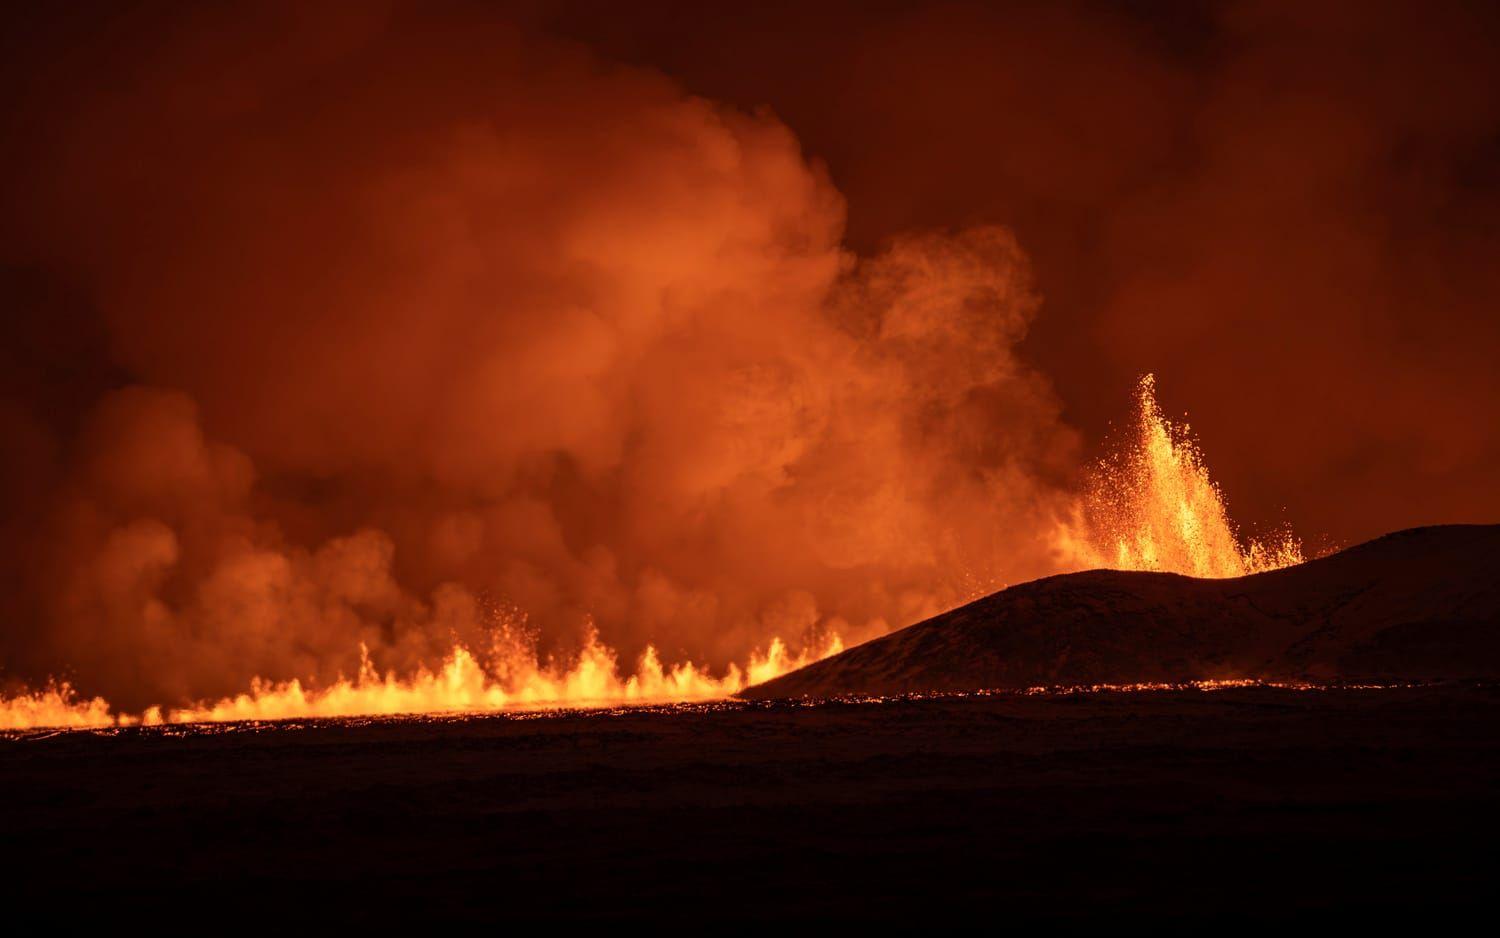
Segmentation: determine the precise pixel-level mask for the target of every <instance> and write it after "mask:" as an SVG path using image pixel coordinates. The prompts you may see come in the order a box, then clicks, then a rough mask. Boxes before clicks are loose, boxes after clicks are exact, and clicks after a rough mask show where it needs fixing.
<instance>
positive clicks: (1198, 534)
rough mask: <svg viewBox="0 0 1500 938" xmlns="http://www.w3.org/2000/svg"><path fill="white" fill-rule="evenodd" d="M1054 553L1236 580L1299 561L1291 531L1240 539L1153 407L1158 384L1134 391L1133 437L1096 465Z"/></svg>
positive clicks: (1183, 444)
mask: <svg viewBox="0 0 1500 938" xmlns="http://www.w3.org/2000/svg"><path fill="white" fill-rule="evenodd" d="M1058 540H1059V549H1060V551H1061V553H1062V554H1063V555H1064V556H1065V557H1068V558H1069V559H1070V560H1071V561H1072V562H1073V564H1074V565H1076V566H1077V567H1107V568H1111V569H1116V570H1159V571H1166V572H1171V573H1182V574H1185V575H1187V576H1196V577H1236V576H1245V575H1247V574H1251V573H1260V572H1263V571H1266V570H1277V569H1280V568H1282V567H1287V566H1291V565H1292V564H1297V563H1301V562H1302V561H1303V559H1304V558H1303V555H1302V544H1301V542H1300V541H1298V540H1297V538H1296V537H1295V536H1293V535H1292V534H1291V533H1290V532H1286V531H1283V532H1281V533H1279V534H1277V535H1275V536H1273V537H1271V538H1268V539H1264V540H1256V539H1251V538H1245V539H1242V538H1241V537H1240V536H1239V534H1238V533H1237V532H1236V530H1235V526H1234V524H1233V522H1231V521H1230V520H1229V512H1228V510H1227V509H1226V508H1225V504H1224V496H1223V493H1222V492H1220V491H1219V487H1218V486H1217V485H1216V484H1214V482H1213V480H1212V479H1210V478H1209V475H1208V468H1207V467H1206V466H1205V465H1204V462H1203V454H1202V452H1201V451H1200V450H1199V449H1198V446H1197V444H1196V443H1194V441H1193V439H1192V436H1191V434H1190V432H1189V428H1188V426H1187V425H1186V424H1180V425H1179V424H1174V423H1172V422H1171V421H1170V420H1168V419H1167V418H1166V417H1165V416H1164V415H1163V414H1162V412H1161V407H1160V406H1158V404H1157V403H1156V379H1155V377H1154V376H1152V375H1146V376H1145V377H1143V378H1141V380H1140V383H1139V384H1138V385H1137V386H1136V422H1135V426H1134V428H1133V438H1132V439H1131V440H1130V441H1129V442H1128V445H1127V446H1126V447H1125V448H1124V449H1123V450H1122V451H1120V452H1119V453H1117V454H1116V455H1115V456H1113V457H1112V458H1109V459H1105V460H1103V461H1101V462H1100V463H1099V465H1098V466H1096V467H1095V471H1094V473H1093V476H1092V478H1091V480H1090V483H1089V485H1088V488H1087V490H1086V492H1085V494H1084V495H1083V497H1082V498H1081V499H1080V504H1079V506H1078V510H1077V512H1076V517H1075V519H1074V521H1073V522H1072V523H1071V524H1069V525H1067V526H1065V527H1064V528H1063V529H1062V531H1061V532H1060V533H1059V537H1058Z"/></svg>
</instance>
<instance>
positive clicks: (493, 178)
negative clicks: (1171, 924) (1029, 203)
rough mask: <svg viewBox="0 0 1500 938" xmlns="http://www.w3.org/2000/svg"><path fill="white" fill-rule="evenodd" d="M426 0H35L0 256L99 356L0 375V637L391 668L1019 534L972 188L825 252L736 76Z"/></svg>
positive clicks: (836, 588)
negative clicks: (66, 6) (15, 452)
mask: <svg viewBox="0 0 1500 938" xmlns="http://www.w3.org/2000/svg"><path fill="white" fill-rule="evenodd" d="M455 9H456V11H457V12H453V11H450V12H447V13H443V14H433V13H430V12H419V11H415V10H411V9H396V10H395V11H391V12H384V11H383V12H379V13H368V12H364V11H363V10H360V9H355V10H354V11H353V12H352V13H350V14H349V15H347V16H330V15H326V14H325V13H323V12H319V13H318V14H316V15H309V14H308V13H306V12H305V11H302V10H299V9H297V8H295V7H286V8H255V9H254V10H252V11H250V12H248V13H241V12H224V11H220V10H211V11H206V12H204V11H200V12H196V13H194V14H192V16H191V17H190V18H189V19H187V20H186V21H184V20H181V19H178V18H177V17H175V16H166V15H162V16H161V17H159V18H156V19H152V18H150V17H146V16H145V15H144V14H142V16H143V17H144V19H145V22H144V23H141V22H135V21H133V20H132V21H130V22H126V23H113V24H111V25H114V26H129V27H131V31H129V32H126V33H124V34H123V36H124V38H123V39H121V38H120V35H121V34H118V33H115V32H112V31H110V30H106V29H103V28H101V27H97V26H94V27H90V28H83V27H79V26H77V24H70V23H63V24H61V25H58V24H54V28H56V29H58V30H60V31H62V32H63V33H65V34H67V35H66V37H65V38H66V39H67V43H66V44H67V45H68V47H69V48H70V49H73V50H74V51H75V52H78V50H81V49H84V48H89V45H88V44H89V43H94V46H93V47H92V49H93V51H94V52H96V53H97V55H98V56H99V57H100V59H101V60H102V61H103V62H105V63H107V67H106V66H105V65H101V66H99V70H98V71H96V72H84V73H80V74H72V73H68V74H61V75H58V76H57V77H58V78H59V79H65V81H63V83H62V84H61V85H60V86H52V85H48V87H47V88H46V89H45V94H46V100H49V101H52V102H54V103H56V104H58V109H57V110H55V111H51V112H46V113H41V112H37V113H31V114H29V116H28V120H31V121H32V122H33V125H32V126H31V127H30V129H31V131H32V133H31V134H30V137H29V141H28V142H29V144H30V146H31V147H32V149H31V150H29V151H27V152H23V153H21V154H19V156H18V157H16V155H15V154H13V155H12V156H13V157H16V158H14V159H13V161H12V162H13V164H14V165H13V167H12V169H13V172H12V174H11V176H10V178H11V180H12V182H14V183H16V184H15V186H14V189H15V192H16V194H17V196H18V198H19V203H18V204H19V205H20V206H21V210H20V211H18V213H17V214H16V215H15V216H14V217H12V218H11V219H10V221H9V223H8V224H7V230H6V249H7V257H8V260H9V261H10V263H11V265H12V267H13V269H15V270H18V271H27V272H29V273H28V276H32V277H39V278H41V279H43V280H44V281H46V282H48V283H61V284H67V285H69V286H70V287H73V288H74V289H77V290H79V291H80V292H81V293H82V294H83V295H85V296H86V297H87V298H88V299H87V303H86V306H87V309H88V311H87V312H86V313H83V314H81V319H82V320H84V321H87V322H88V323H90V324H91V326H96V327H97V328H98V330H100V331H101V332H102V335H103V337H104V340H103V342H102V343H101V344H102V346H103V348H102V349H99V350H96V351H95V354H96V355H97V358H98V359H99V360H100V361H101V362H107V363H108V367H109V371H108V372H107V373H108V374H109V375H111V376H112V377H113V379H114V380H109V381H106V382H104V386H102V387H99V388H96V389H94V390H95V391H96V392H97V393H96V394H91V395H88V396H86V399H85V400H84V401H81V402H74V403H73V409H72V410H71V411H69V412H67V413H63V412H62V410H61V409H59V408H54V407H50V406H48V405H47V404H46V402H45V401H43V400H41V399H40V397H39V396H38V395H35V394H34V395H32V396H31V397H30V398H28V397H27V396H26V395H25V394H17V395H16V396H15V397H14V398H13V399H12V400H11V401H10V402H9V404H8V407H9V410H8V414H9V415H10V421H11V422H12V423H14V424H15V425H16V426H17V427H24V428H25V431H24V432H23V431H22V430H17V432H16V433H14V434H13V436H14V437H15V438H16V439H17V440H20V441H21V442H22V444H23V445H28V446H30V447H31V450H32V451H33V452H32V455H31V456H30V457H28V458H29V459H30V461H31V463H32V464H34V466H35V469H34V470H33V471H30V472H27V473H19V472H18V473H17V482H16V485H15V487H14V488H13V489H12V490H11V492H10V493H9V494H10V496H11V498H12V499H13V500H14V502H15V503H16V504H17V505H21V504H23V503H24V504H25V505H27V506H28V511H27V513H26V514H27V517H26V518H24V519H23V520H22V521H21V522H18V523H16V524H14V525H12V527H11V528H10V529H9V530H8V531H7V539H6V550H7V556H8V557H11V558H13V559H14V560H15V562H16V564H17V568H18V569H24V570H25V577H24V580H25V582H24V584H18V585H17V588H16V590H15V591H14V594H13V595H12V596H10V597H7V602H8V603H9V604H10V606H11V607H12V610H13V612H14V616H13V621H14V622H16V623H17V624H16V626H15V627H14V628H13V629H12V630H11V631H10V632H9V633H8V634H7V635H6V638H5V647H4V656H5V663H6V665H7V666H8V670H9V676H21V677H25V678H29V679H32V680H35V679H37V678H38V677H39V676H42V675H46V674H61V675H66V676H69V677H71V678H72V679H74V680H75V682H76V683H77V684H78V685H80V686H81V687H83V688H84V689H85V690H86V691H87V692H89V693H103V694H105V695H106V696H108V697H110V698H111V700H113V701H115V702H117V703H118V704H119V705H121V706H125V707H131V706H139V705H142V704H145V703H152V702H161V701H163V700H165V701H174V700H182V699H185V698H192V697H200V698H201V697H204V696H208V695H218V694H225V693H231V692H234V691H237V690H240V689H242V688H243V687H244V686H245V685H246V683H247V682H248V681H249V679H250V678H251V677H252V676H256V675H259V676H263V677H267V678H273V679H280V678H289V677H302V678H308V677H311V678H314V679H319V680H327V679H330V678H332V677H333V676H334V675H335V674H336V673H338V672H342V673H344V674H350V673H352V672H353V671H354V669H355V666H356V665H357V662H358V655H359V648H360V646H361V645H364V646H365V647H367V648H368V649H369V650H370V653H371V655H372V657H373V658H374V659H375V661H376V662H377V664H379V665H380V666H382V667H395V668H398V669H400V668H410V667H413V666H415V665H416V664H417V663H418V662H422V661H432V660H434V659H435V658H436V657H437V656H438V655H440V654H441V652H442V651H443V650H444V649H445V648H446V647H447V646H448V645H449V644H451V642H453V641H454V640H460V641H465V642H469V643H472V644H475V645H482V643H483V641H484V631H485V629H486V628H487V627H488V626H491V625H493V624H494V617H493V616H492V615H491V614H490V613H489V610H491V609H493V608H494V607H495V606H497V605H501V606H505V607H509V608H516V609H521V610H524V611H525V612H526V614H527V615H528V616H529V625H530V627H531V628H533V629H534V630H536V631H537V632H538V633H539V635H540V639H541V642H542V647H543V650H544V651H546V650H550V649H558V648H560V649H566V647H567V646H568V644H569V643H570V642H574V641H576V640H577V638H578V637H579V635H580V630H581V628H582V627H583V625H584V623H585V621H586V620H587V619H588V618H590V617H591V618H592V621H593V622H594V624H595V625H596V626H597V628H598V629H599V631H600V633H601V635H602V637H603V638H604V640H605V641H607V642H609V643H611V644H613V645H616V646H618V647H620V648H621V649H622V651H624V652H625V653H626V654H633V653H634V652H636V651H639V650H640V648H641V647H642V646H643V645H644V644H645V643H647V642H652V643H655V644H656V645H657V646H658V647H659V648H661V649H662V652H663V654H664V655H666V656H667V657H668V658H678V657H682V656H691V657H693V658H694V659H696V660H699V661H704V660H706V661H708V662H711V663H713V664H716V665H722V664H724V663H726V662H727V661H729V660H731V659H734V658H740V657H742V656H744V655H745V654H746V653H747V652H748V651H749V650H750V649H751V648H752V647H755V646H763V645H764V644H765V643H766V642H767V641H768V640H769V639H770V638H771V637H772V636H773V635H780V636H782V637H785V638H788V639H790V640H793V641H794V642H795V641H797V640H799V639H802V638H805V637H807V636H809V635H811V634H813V633H816V632H818V631H826V630H829V629H837V630H839V631H841V632H842V633H844V634H845V636H846V637H850V638H858V637H860V636H861V635H867V634H873V633H877V632H879V631H881V630H883V629H885V628H887V627H889V626H891V625H894V624H902V623H904V622H906V621H910V620H912V619H913V618H916V617H919V616H921V615H925V614H931V613H934V612H936V611H938V610H939V609H941V608H943V607H944V606H946V605H948V604H951V603H952V602H955V601H957V600H959V599H962V598H964V597H966V596H967V595H969V594H971V593H972V592H973V591H974V590H975V588H976V585H993V584H994V583H996V582H997V581H1000V580H1008V579H1015V578H1020V577H1025V576H1030V575H1035V574H1038V573H1041V572H1045V571H1047V570H1049V569H1051V566H1052V564H1053V559H1052V558H1051V557H1050V555H1049V554H1048V551H1047V541H1046V536H1047V532H1048V526H1049V524H1050V523H1051V521H1052V519H1053V518H1054V517H1055V516H1056V513H1057V512H1058V510H1059V506H1060V505H1061V504H1062V500H1063V499H1064V497H1065V492H1064V489H1063V487H1062V485H1061V483H1062V482H1063V481H1064V480H1065V479H1066V477H1067V474H1068V473H1069V472H1070V471H1071V466H1072V464H1073V459H1074V454H1075V450H1076V447H1077V442H1076V438H1075V435H1074V434H1073V432H1072V431H1071V430H1069V429H1068V428H1067V427H1066V426H1064V425H1063V424H1062V423H1061V422H1060V421H1059V419H1058V404H1057V402H1056V400H1055V398H1054V396H1053V394H1052V392H1051V390H1050V388H1049V386H1048V385H1047V383H1046V382H1045V381H1044V380H1043V379H1042V378H1041V377H1039V376H1038V375H1037V374H1036V373H1035V372H1034V371H1032V370H1031V369H1030V368H1028V367H1027V366H1026V365H1024V364H1023V363H1022V362H1021V361H1020V360H1019V359H1018V358H1017V357H1016V355H1015V347H1016V345H1017V343H1018V342H1020V341H1021V339H1022V337H1023V336H1024V335H1025V332H1026V329H1027V326H1028V324H1029V322H1030V321H1031V320H1032V318H1033V316H1034V315H1035V312H1036V309H1037V304H1038V300H1037V297H1036V295H1035V293H1034V291H1033V290H1032V287H1031V280H1030V274H1029V271H1028V262H1027V260H1026V257H1025V255H1024V254H1023V252H1022V251H1021V249H1020V247H1019V246H1018V245H1017V244H1016V241H1015V239H1014V237H1013V236H1012V235H1011V234H1010V233H1009V232H1007V231H1006V230H1004V229H1001V228H997V227H983V226H981V227H973V228H968V229H964V230H952V231H948V232H930V233H916V234H907V235H903V236H901V237H898V238H896V239H894V240H892V241H891V242H890V243H889V244H888V245H887V246H886V247H885V248H884V249H883V250H881V251H879V252H876V253H873V254H870V255H868V256H866V257H856V256H854V255H853V254H851V253H850V252H848V251H847V249H845V248H844V247H843V246H842V242H841V238H842V232H843V225H844V203H843V200H842V198H841V197H840V195H839V193H838V192H837V191H836V189H835V188H834V186H833V185H832V184H831V183H830V181H829V180H828V178H827V174H826V172H824V171H823V170H822V169H821V168H820V167H819V166H818V165H817V164H816V163H815V162H814V161H811V160H809V159H808V157H807V156H806V155H805V154H804V153H803V152H802V151H801V149H800V147H799V144H798V141H797V139H796V137H795V136H794V134H793V133H792V132H791V131H790V130H789V129H788V128H787V127H786V126H785V125H784V124H783V123H781V122H780V121H779V120H778V119H776V118H775V117H774V116H772V115H770V114H769V113H765V112H759V113H757V112H753V111H744V110H737V109H733V108H729V107H725V106H722V105H719V104H715V103H713V102H711V101H709V100H705V99H702V98H698V97H694V96H692V95H691V94H689V93H687V92H685V91H684V90H683V89H682V88H681V87H680V86H679V85H677V84H676V83H674V82H672V81H671V80H669V79H667V78H666V77H664V76H663V75H662V74H660V73H658V72H654V71H651V70H647V69H641V68H628V67H621V66H616V65H610V64H608V63H606V62H604V61H602V60H600V59H599V58H597V57H595V56H593V55H592V54H590V53H589V52H588V51H587V50H585V49H582V48H580V47H578V46H576V45H571V44H569V43H566V42H563V41H560V40H556V39H549V38H546V37H543V36H539V35H535V34H532V33H529V32H527V31H525V30H520V29H517V28H515V27H513V26H511V25H507V24H506V23H504V22H503V21H500V20H496V19H494V18H491V17H484V16H478V15H476V12H475V11H474V10H473V9H470V8H455ZM78 29H82V33H83V34H82V35H76V34H74V33H73V32H70V31H72V30H78ZM106 34H107V35H106ZM106 40H108V41H106ZM58 41H60V42H61V41H62V40H58ZM79 54H80V55H81V54H82V53H81V52H79ZM38 67H39V68H40V66H38ZM44 71H45V70H44ZM29 77H30V78H31V79H33V80H35V81H42V80H43V77H44V74H43V72H37V73H29ZM33 92H34V93H35V94H37V95H40V94H42V92H41V91H39V90H36V89H33ZM40 100H41V99H39V98H37V99H33V101H34V103H36V106H37V107H38V108H40V106H41V105H40ZM47 314H48V310H47V309H45V308H43V309H40V310H37V311H34V312H33V313H32V314H31V315H33V316H36V317H45V316H46V315H47ZM65 325H66V324H61V325H60V326H59V329H63V328H64V327H65ZM64 341H65V340H64ZM69 351H70V350H66V349H65V350H64V351H63V352H62V353H61V354H60V356H59V357H60V358H65V357H67V355H68V353H69ZM50 386H51V382H50V381H48V380H45V379H44V380H42V381H41V382H40V383H39V387H41V388H42V390H47V389H48V388H50ZM28 433H29V437H28V436H27V434H28ZM21 462H24V460H19V461H18V465H19V464H20V463H21Z"/></svg>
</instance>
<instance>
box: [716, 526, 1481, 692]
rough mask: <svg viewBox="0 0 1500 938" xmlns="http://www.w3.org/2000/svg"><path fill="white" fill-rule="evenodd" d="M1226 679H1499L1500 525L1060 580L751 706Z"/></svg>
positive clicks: (786, 684) (1001, 596)
mask: <svg viewBox="0 0 1500 938" xmlns="http://www.w3.org/2000/svg"><path fill="white" fill-rule="evenodd" d="M1225 678H1257V679H1265V680H1299V679H1301V680H1313V681H1371V682H1403V681H1430V680H1467V679H1489V678H1500V525H1444V526H1439V527H1425V528H1413V529H1411V530H1407V531H1400V532H1397V533H1395V534H1387V535H1386V536H1384V537H1381V538H1377V539H1376V540H1373V541H1370V542H1368V543H1365V544H1360V545H1359V546H1357V547H1352V548H1349V549H1348V550H1344V551H1341V552H1339V553H1337V554H1333V555H1331V556H1328V557H1324V558H1320V559H1318V560H1312V561H1309V562H1307V563H1303V564H1299V565H1297V566H1295V567H1288V568H1286V569H1283V570H1276V571H1272V572H1270V573H1260V574H1255V575H1253V576H1246V577H1238V578H1235V579H1227V580H1200V579H1195V578H1193V577H1186V576H1179V575H1177V574H1172V573H1140V572H1126V571H1119V570H1091V571H1088V572H1084V573H1070V574H1064V575H1061V576H1054V577H1048V578H1046V579H1041V580H1035V581H1033V582H1030V583H1024V584H1022V585H1020V586H1015V587H1011V588H1010V589H1006V590H1002V591H1001V592H998V593H995V594H993V595H990V596H987V597H985V598H983V599H980V600H976V601H975V602H972V603H969V604H968V605H966V606H961V607H959V608H957V609H953V610H951V611H949V612H946V613H943V614H942V615H939V616H935V617H933V618H931V619H928V620H926V621H924V622H919V623H917V624H916V625H913V626H910V627H908V628H905V629H902V630H900V631H898V632H893V633H891V634H890V635H886V636H884V637H882V638H878V639H875V640H873V641H870V642H866V643H865V644H863V645H859V646H856V647H854V648H851V649H849V650H848V651H845V652H843V653H842V654H838V655H835V656H833V657H831V658H827V659H825V660H823V661H820V662H818V663H816V664H812V665H809V666H808V667H805V668H802V669H800V670H798V671H793V672H791V673H790V674H786V675H783V676H781V677H779V678H776V679H775V680H772V681H767V682H766V683H764V684H760V685H757V686H755V687H752V688H749V689H748V690H746V691H745V692H744V693H743V694H742V695H741V696H743V697H746V698H750V699H770V698H781V697H809V696H810V697H836V696H842V695H850V694H876V695H888V694H902V693H923V692H957V691H974V690H986V689H1004V688H1023V687H1035V686H1040V685H1079V684H1101V683H1108V684H1128V683H1136V682H1177V681H1191V680H1204V679H1225Z"/></svg>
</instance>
